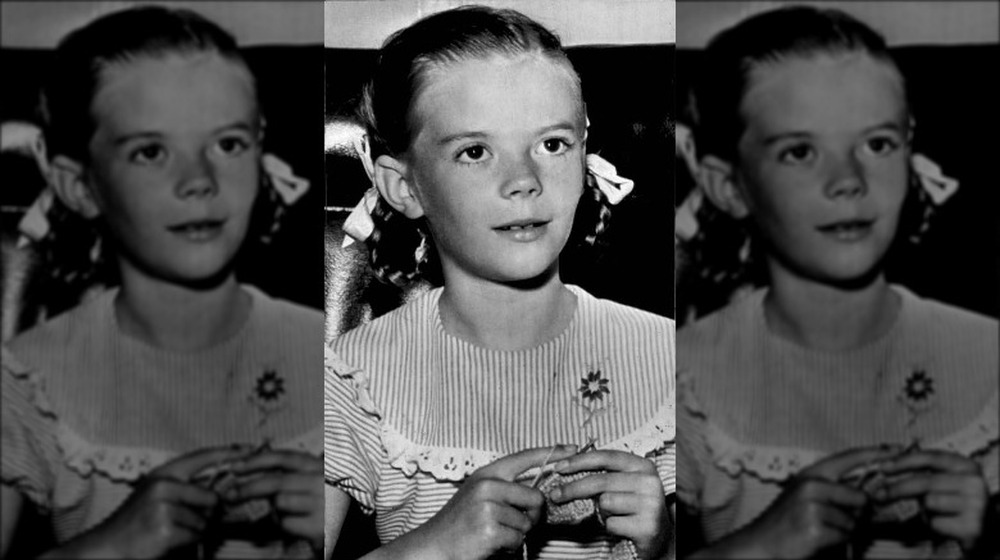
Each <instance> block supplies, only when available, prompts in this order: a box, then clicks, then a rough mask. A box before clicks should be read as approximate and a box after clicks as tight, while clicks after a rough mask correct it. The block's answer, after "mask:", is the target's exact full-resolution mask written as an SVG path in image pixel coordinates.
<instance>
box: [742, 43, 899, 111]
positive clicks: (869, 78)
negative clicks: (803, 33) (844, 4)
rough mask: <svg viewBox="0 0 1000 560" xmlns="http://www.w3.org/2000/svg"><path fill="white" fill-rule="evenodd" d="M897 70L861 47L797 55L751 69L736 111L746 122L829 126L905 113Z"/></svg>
mask: <svg viewBox="0 0 1000 560" xmlns="http://www.w3.org/2000/svg"><path fill="white" fill-rule="evenodd" d="M907 111H908V109H907V105H906V94H905V85H904V81H903V78H902V76H901V74H900V73H899V71H898V69H897V68H896V67H895V66H894V65H892V64H891V63H889V62H886V61H884V60H880V59H877V58H875V57H873V56H871V55H869V54H867V53H864V52H845V53H818V54H811V55H796V56H790V57H785V58H782V59H779V60H776V61H771V62H766V63H761V64H757V65H755V66H754V67H753V68H751V69H750V71H749V75H748V80H747V87H746V90H745V92H744V95H743V98H742V100H741V104H740V113H741V114H742V115H743V118H744V120H745V121H747V124H753V122H754V121H758V122H763V123H764V124H767V123H771V124H776V125H777V124H786V125H788V126H793V125H795V124H802V125H808V124H810V123H812V122H817V123H825V124H827V125H830V126H839V125H848V124H850V123H851V122H852V121H854V120H858V121H865V120H871V119H875V120H898V119H904V120H905V119H906V116H907Z"/></svg>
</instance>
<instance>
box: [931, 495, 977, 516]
mask: <svg viewBox="0 0 1000 560" xmlns="http://www.w3.org/2000/svg"><path fill="white" fill-rule="evenodd" d="M924 507H926V508H927V510H928V511H931V512H933V513H936V514H940V515H955V514H960V513H962V512H963V511H965V510H966V509H968V507H969V498H968V497H967V496H963V495H961V494H942V493H936V492H935V493H931V494H927V495H926V496H924Z"/></svg>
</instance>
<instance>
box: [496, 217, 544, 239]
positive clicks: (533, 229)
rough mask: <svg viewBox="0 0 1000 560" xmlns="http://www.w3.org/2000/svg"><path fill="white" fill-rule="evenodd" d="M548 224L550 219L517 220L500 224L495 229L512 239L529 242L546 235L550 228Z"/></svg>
mask: <svg viewBox="0 0 1000 560" xmlns="http://www.w3.org/2000/svg"><path fill="white" fill-rule="evenodd" d="M548 225H549V222H548V221H541V220H517V221H513V222H508V223H506V224H503V225H499V226H497V227H495V228H493V230H494V231H496V232H497V233H499V234H500V235H501V236H503V237H505V238H507V239H510V240H511V241H517V242H519V243H527V242H531V241H535V240H536V239H538V238H540V237H541V236H542V235H544V234H545V232H546V231H547V229H548Z"/></svg>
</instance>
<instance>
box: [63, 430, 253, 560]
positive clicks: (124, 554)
mask: <svg viewBox="0 0 1000 560" xmlns="http://www.w3.org/2000/svg"><path fill="white" fill-rule="evenodd" d="M249 450H250V447H248V446H247V447H228V446H227V447H213V448H205V449H199V450H196V451H193V452H191V453H188V454H185V455H182V456H180V457H178V458H176V459H174V460H172V461H170V462H169V463H166V464H164V465H162V466H160V467H159V468H157V469H155V470H153V471H152V472H150V473H149V474H148V475H146V476H145V477H143V478H142V479H140V480H139V482H138V484H137V485H136V488H135V490H134V491H133V492H132V494H131V495H130V496H129V497H128V499H127V500H125V502H124V503H123V504H122V505H121V506H120V507H119V508H118V509H117V510H116V511H115V512H114V513H113V514H112V515H111V517H109V518H108V519H107V520H106V521H104V522H103V523H102V524H101V525H99V526H98V527H97V528H95V529H94V530H93V531H92V532H91V533H90V534H88V535H87V540H88V541H89V542H88V543H87V544H88V546H94V547H96V548H98V549H101V550H105V551H107V553H108V554H111V555H113V556H114V557H119V558H159V557H162V556H165V555H167V554H168V553H170V552H171V551H173V550H176V549H178V548H181V547H184V546H187V545H190V544H194V543H197V542H199V541H200V540H201V539H202V533H203V531H204V530H205V527H206V526H207V525H208V521H209V519H210V518H211V517H212V514H213V513H214V511H215V508H216V506H217V505H218V503H219V501H220V500H219V496H218V495H216V494H215V492H212V491H211V490H207V489H205V488H202V487H201V486H199V485H197V484H194V483H192V482H190V480H191V477H192V476H193V475H194V474H196V473H197V472H199V471H201V470H204V469H206V468H208V467H211V466H213V465H215V464H218V463H223V462H226V461H232V460H235V459H238V458H240V457H242V456H243V455H245V454H246V453H247V452H248V451H249ZM81 544H83V543H81Z"/></svg>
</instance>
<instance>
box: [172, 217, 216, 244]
mask: <svg viewBox="0 0 1000 560" xmlns="http://www.w3.org/2000/svg"><path fill="white" fill-rule="evenodd" d="M225 223H226V221H225V220H193V221H190V222H183V223H180V224H175V225H172V226H168V227H167V229H168V230H170V231H171V232H172V233H175V234H177V235H179V236H181V237H182V238H184V239H186V240H187V241H192V242H195V243H202V242H205V241H211V240H213V239H215V238H216V237H218V236H219V235H220V234H221V233H222V226H223V225H225Z"/></svg>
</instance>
